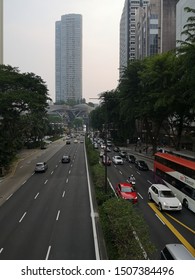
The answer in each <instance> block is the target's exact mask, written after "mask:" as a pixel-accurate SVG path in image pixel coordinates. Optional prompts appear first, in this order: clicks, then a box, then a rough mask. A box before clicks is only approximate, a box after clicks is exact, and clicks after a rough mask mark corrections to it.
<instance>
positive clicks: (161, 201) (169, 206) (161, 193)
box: [148, 184, 182, 211]
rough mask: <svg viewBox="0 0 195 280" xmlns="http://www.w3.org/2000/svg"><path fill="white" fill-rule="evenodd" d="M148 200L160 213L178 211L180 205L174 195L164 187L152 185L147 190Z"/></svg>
mask: <svg viewBox="0 0 195 280" xmlns="http://www.w3.org/2000/svg"><path fill="white" fill-rule="evenodd" d="M148 198H149V200H153V201H154V202H155V203H156V204H157V206H158V208H159V210H160V211H162V210H168V211H180V210H182V204H181V202H180V201H179V199H178V198H177V197H176V196H175V195H174V193H173V192H172V191H171V190H170V189H169V188H168V187H167V186H165V185H162V184H152V185H151V186H150V187H149V189H148Z"/></svg>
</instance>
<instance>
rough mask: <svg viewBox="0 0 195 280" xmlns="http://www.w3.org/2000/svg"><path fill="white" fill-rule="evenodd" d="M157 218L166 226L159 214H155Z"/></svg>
mask: <svg viewBox="0 0 195 280" xmlns="http://www.w3.org/2000/svg"><path fill="white" fill-rule="evenodd" d="M155 216H156V217H157V218H158V219H159V221H161V223H162V224H163V225H164V226H165V223H164V222H163V221H162V220H161V218H160V217H159V216H158V215H157V214H155Z"/></svg>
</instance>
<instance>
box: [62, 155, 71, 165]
mask: <svg viewBox="0 0 195 280" xmlns="http://www.w3.org/2000/svg"><path fill="white" fill-rule="evenodd" d="M61 161H62V163H69V162H70V156H68V155H64V156H63V157H62V160H61Z"/></svg>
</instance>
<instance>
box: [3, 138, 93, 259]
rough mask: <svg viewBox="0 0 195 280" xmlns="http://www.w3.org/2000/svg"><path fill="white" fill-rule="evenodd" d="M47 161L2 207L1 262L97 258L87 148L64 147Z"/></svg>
mask: <svg viewBox="0 0 195 280" xmlns="http://www.w3.org/2000/svg"><path fill="white" fill-rule="evenodd" d="M63 154H68V155H70V156H71V162H70V163H66V164H63V163H61V157H62V155H63ZM47 162H48V166H49V168H48V170H47V171H46V172H45V173H40V174H34V172H33V170H32V175H31V176H30V177H29V178H28V179H27V180H26V182H24V184H23V185H22V186H21V187H20V188H19V189H18V190H17V191H16V192H15V193H14V194H13V195H11V196H10V197H9V198H8V199H7V201H6V202H5V203H4V204H3V205H2V206H1V207H0V259H4V260H11V259H12V260H18V259H22V260H38V259H40V260H43V259H53V260H62V259H63V260H94V259H96V257H97V253H96V251H95V250H96V248H95V243H94V231H93V224H92V209H91V207H90V196H89V186H88V178H87V172H86V160H85V150H84V144H82V143H78V144H74V143H72V144H71V145H62V147H61V148H60V149H59V150H58V151H56V152H55V153H54V154H53V156H52V157H51V158H50V159H49V160H48V161H47ZM21 168H22V167H21Z"/></svg>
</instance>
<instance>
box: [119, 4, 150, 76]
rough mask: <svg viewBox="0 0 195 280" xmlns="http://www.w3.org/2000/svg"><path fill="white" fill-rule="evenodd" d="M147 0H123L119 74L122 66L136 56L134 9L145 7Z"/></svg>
mask: <svg viewBox="0 0 195 280" xmlns="http://www.w3.org/2000/svg"><path fill="white" fill-rule="evenodd" d="M148 3H149V0H125V4H124V7H123V12H122V15H121V20H120V55H119V59H120V61H119V69H120V76H121V74H122V72H123V68H124V67H126V66H127V64H128V61H132V60H134V59H135V57H136V48H135V43H136V36H135V32H136V31H135V27H136V26H135V15H136V10H137V9H138V8H139V7H140V6H143V7H145V6H146V5H147V4H148Z"/></svg>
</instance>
